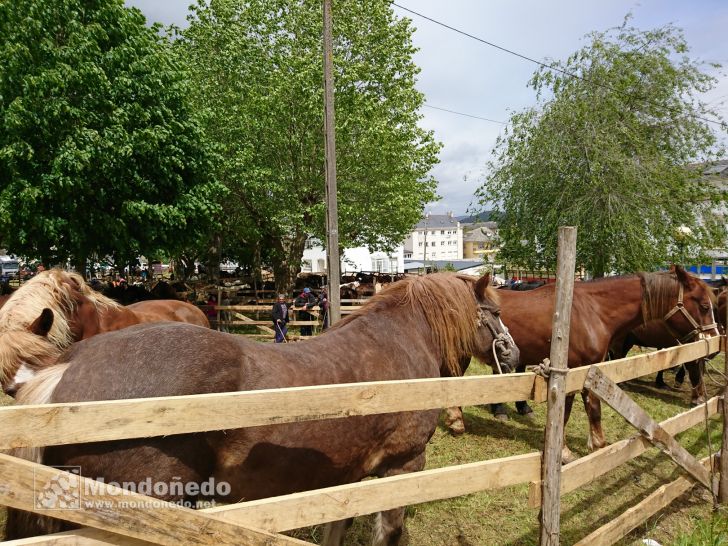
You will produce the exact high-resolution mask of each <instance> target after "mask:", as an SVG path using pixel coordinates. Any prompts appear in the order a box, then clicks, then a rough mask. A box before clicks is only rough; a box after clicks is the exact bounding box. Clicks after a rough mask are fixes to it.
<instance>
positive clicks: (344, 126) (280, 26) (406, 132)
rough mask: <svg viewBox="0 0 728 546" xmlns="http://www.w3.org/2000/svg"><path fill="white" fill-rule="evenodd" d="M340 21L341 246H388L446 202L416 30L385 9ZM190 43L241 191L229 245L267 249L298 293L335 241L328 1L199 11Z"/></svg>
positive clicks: (187, 49) (344, 15)
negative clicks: (438, 197) (297, 276)
mask: <svg viewBox="0 0 728 546" xmlns="http://www.w3.org/2000/svg"><path fill="white" fill-rule="evenodd" d="M333 18H334V57H335V60H334V65H335V80H336V130H337V135H336V146H337V167H338V189H339V192H338V198H339V204H338V209H339V239H340V242H341V245H342V246H343V247H351V246H358V245H368V246H369V247H371V248H373V249H382V248H387V247H391V246H394V245H396V244H397V243H399V242H400V241H402V240H403V239H404V238H405V236H406V234H407V233H408V232H409V230H410V229H411V227H412V226H413V225H414V224H415V223H417V221H418V220H419V218H420V215H421V211H422V208H423V207H424V204H425V203H427V202H429V201H431V200H433V199H434V197H435V193H434V190H435V182H434V180H432V179H431V178H430V177H428V175H427V173H428V171H429V170H430V168H431V167H432V165H433V164H434V163H435V162H436V161H437V159H436V155H437V152H438V150H439V144H437V143H436V142H435V141H434V139H433V136H432V134H431V133H430V132H427V131H424V130H422V129H420V128H419V127H418V126H417V121H418V119H419V118H420V116H419V114H418V109H419V108H420V106H421V105H422V103H423V97H422V94H421V93H419V92H418V91H417V90H416V89H415V87H414V84H415V76H416V74H417V72H418V69H417V67H416V66H415V65H414V64H413V62H412V55H413V54H414V52H415V48H414V47H413V45H412V43H411V35H412V31H413V29H412V27H411V26H410V22H409V21H407V20H403V19H397V18H395V17H394V15H393V13H392V10H391V8H390V5H389V2H387V1H385V0H368V1H366V2H335V5H334V13H333ZM179 45H180V48H179V49H180V52H179V53H180V55H181V56H182V58H184V59H185V61H186V62H187V63H188V65H189V68H190V72H191V74H192V78H193V80H194V83H195V96H196V103H197V108H198V109H199V110H200V111H201V112H202V113H203V118H204V120H205V128H206V131H207V134H208V136H209V137H210V138H211V139H212V140H214V141H215V142H216V143H217V144H218V145H219V152H220V155H221V157H222V161H221V162H220V164H219V166H218V167H219V168H218V177H219V179H220V180H221V181H223V182H224V183H225V185H226V186H227V187H228V188H229V189H230V196H229V198H228V199H227V200H226V203H225V211H226V224H227V225H226V230H225V233H224V234H223V238H225V239H227V240H234V241H238V242H239V241H246V242H247V243H248V244H258V245H260V247H261V248H262V249H264V251H265V252H267V253H268V256H267V258H268V259H269V260H270V261H271V262H272V263H273V265H274V269H275V271H276V277H277V278H278V279H279V282H281V281H282V282H283V284H285V282H287V280H284V279H281V278H280V277H281V276H284V277H285V276H288V277H289V278H290V274H291V272H293V271H298V267H299V265H300V264H299V261H300V256H301V252H302V250H303V244H304V242H305V239H306V237H307V236H309V235H313V236H315V237H318V238H320V239H321V240H325V203H324V201H325V186H324V137H323V61H322V11H321V2H319V1H317V0H295V1H290V0H285V1H284V0H266V1H263V0H245V1H238V0H236V1H228V0H220V1H215V2H207V1H205V0H199V1H198V4H197V6H195V7H194V8H193V14H192V15H191V16H190V26H189V28H188V29H186V30H185V31H184V33H183V35H182V40H180V44H179ZM223 246H227V245H225V244H224V245H223ZM265 257H266V256H264V258H265Z"/></svg>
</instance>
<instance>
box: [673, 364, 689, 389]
mask: <svg viewBox="0 0 728 546" xmlns="http://www.w3.org/2000/svg"><path fill="white" fill-rule="evenodd" d="M685 366H687V364H685V365H683V366H680V367H678V370H677V373H675V386H676V387H677V386H678V385H682V384H683V383H684V382H685Z"/></svg>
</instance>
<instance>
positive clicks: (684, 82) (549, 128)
mask: <svg viewBox="0 0 728 546" xmlns="http://www.w3.org/2000/svg"><path fill="white" fill-rule="evenodd" d="M628 21H629V17H628V18H627V19H626V20H625V24H624V25H622V26H621V27H619V28H616V29H612V30H610V31H608V32H603V33H601V32H600V33H594V34H592V35H591V36H590V38H591V41H590V43H589V44H588V45H586V46H585V47H584V48H582V49H581V50H579V51H577V52H576V53H574V54H573V55H572V56H571V57H569V58H568V59H567V60H566V61H565V62H556V63H554V64H553V65H552V66H554V68H555V70H552V69H547V68H540V69H539V70H538V71H536V73H535V74H534V76H533V79H532V80H531V82H530V85H531V86H532V87H533V88H534V89H535V90H536V91H537V92H538V96H539V105H538V106H537V107H536V108H531V109H527V110H525V111H522V112H519V113H516V114H514V115H513V116H512V117H511V123H510V126H509V128H508V129H507V131H506V133H505V134H504V136H502V137H501V138H499V140H498V142H497V144H496V147H495V150H494V158H493V160H492V161H491V162H489V164H488V167H489V170H490V174H489V175H488V176H487V177H486V180H485V182H484V184H483V185H482V186H481V188H479V190H478V192H477V195H478V197H479V199H480V202H481V204H483V205H486V204H488V203H492V204H493V206H494V208H495V209H496V212H497V213H502V218H501V220H500V222H499V232H500V236H501V238H502V242H503V250H502V257H503V259H504V260H505V261H506V262H509V263H511V264H518V265H522V266H527V267H551V268H552V267H553V266H554V264H555V260H556V237H557V228H558V226H560V225H573V226H578V228H579V235H578V243H577V262H578V264H579V265H583V266H584V267H586V268H587V269H588V270H589V271H591V272H592V273H594V274H595V275H601V274H604V273H606V272H610V271H617V272H624V271H634V270H638V269H652V268H654V267H655V266H658V265H662V264H664V263H665V262H667V261H669V260H671V259H672V260H678V261H685V259H687V258H699V257H700V254H701V252H702V251H703V250H704V249H711V248H716V247H719V246H721V245H723V244H724V243H725V240H726V228H725V224H724V222H725V220H724V219H723V220H721V219H720V218H719V217H716V215H715V214H714V211H715V209H716V207H717V206H718V204H719V203H720V202H721V201H722V200H723V201H724V200H725V192H722V193H721V191H719V190H718V189H717V188H716V187H715V186H713V185H710V184H705V183H700V182H699V181H698V179H699V177H700V171H699V169H696V168H695V167H690V164H691V163H694V162H699V161H705V160H709V159H711V158H714V157H715V156H716V153H717V152H718V150H716V136H715V134H714V132H713V130H717V127H715V126H713V127H711V126H709V125H708V124H707V123H706V122H704V121H702V120H701V119H699V118H698V117H696V116H701V117H705V116H707V117H711V118H714V119H716V118H719V116H718V114H717V112H714V111H711V110H710V109H709V108H708V107H707V106H706V105H704V104H703V103H701V101H700V100H699V98H698V94H699V93H702V92H705V91H707V90H708V89H710V88H711V87H712V86H713V85H714V79H713V78H712V77H711V76H709V75H707V74H706V73H704V72H702V71H701V67H700V65H698V64H697V63H696V62H694V61H692V60H690V58H689V57H688V56H687V52H688V47H687V44H686V42H685V40H684V38H683V36H682V33H681V32H680V31H679V30H678V29H676V28H674V27H672V26H665V27H662V28H658V29H657V30H652V31H639V30H637V29H635V28H631V27H628V26H627V23H628ZM562 70H563V71H564V72H562ZM567 73H568V74H574V75H576V76H577V77H574V76H571V75H568V74H567ZM721 130H723V131H725V126H723V127H722V129H721ZM681 226H684V227H681ZM685 228H689V230H685Z"/></svg>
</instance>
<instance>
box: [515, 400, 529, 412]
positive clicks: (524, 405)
mask: <svg viewBox="0 0 728 546" xmlns="http://www.w3.org/2000/svg"><path fill="white" fill-rule="evenodd" d="M516 410H517V411H518V415H530V414H531V413H533V409H532V408H531V406H529V405H528V402H526V401H525V400H520V401H518V402H516Z"/></svg>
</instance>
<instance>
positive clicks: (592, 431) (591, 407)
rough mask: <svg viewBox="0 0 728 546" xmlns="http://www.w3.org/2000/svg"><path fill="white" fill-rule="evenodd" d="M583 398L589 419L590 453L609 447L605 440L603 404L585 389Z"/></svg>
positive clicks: (582, 392) (588, 444) (588, 442)
mask: <svg viewBox="0 0 728 546" xmlns="http://www.w3.org/2000/svg"><path fill="white" fill-rule="evenodd" d="M581 398H582V400H583V401H584V409H585V410H586V415H587V417H588V418H589V439H588V440H587V446H588V447H589V451H596V450H597V449H601V448H603V447H604V446H606V445H607V442H606V440H605V439H604V431H603V430H602V402H601V400H599V398H597V397H596V396H594V395H591V394H589V391H588V390H586V389H584V390H582V391H581Z"/></svg>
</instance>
